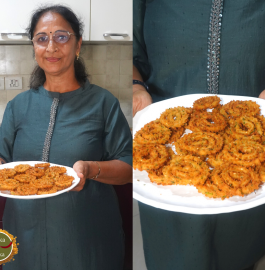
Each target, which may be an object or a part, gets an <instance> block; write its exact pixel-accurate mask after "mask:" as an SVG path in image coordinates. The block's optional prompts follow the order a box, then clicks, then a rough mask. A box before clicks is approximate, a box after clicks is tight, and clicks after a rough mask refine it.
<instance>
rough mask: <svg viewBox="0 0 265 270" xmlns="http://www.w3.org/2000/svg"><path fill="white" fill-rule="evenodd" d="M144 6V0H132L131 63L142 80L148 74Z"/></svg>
mask: <svg viewBox="0 0 265 270" xmlns="http://www.w3.org/2000/svg"><path fill="white" fill-rule="evenodd" d="M145 6H146V0H134V1H133V64H134V66H135V67H136V68H137V69H138V71H139V72H140V74H141V75H142V77H143V79H144V80H146V79H147V78H148V77H149V74H150V66H149V62H148V55H147V51H146V46H145V41H144V33H143V29H144V16H145Z"/></svg>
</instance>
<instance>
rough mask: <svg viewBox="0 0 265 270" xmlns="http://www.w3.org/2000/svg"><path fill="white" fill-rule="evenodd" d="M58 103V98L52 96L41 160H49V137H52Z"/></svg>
mask: <svg viewBox="0 0 265 270" xmlns="http://www.w3.org/2000/svg"><path fill="white" fill-rule="evenodd" d="M58 104H59V98H54V99H53V101H52V106H51V112H50V122H49V127H48V130H47V133H46V137H45V141H44V147H43V151H42V161H43V162H48V161H49V153H50V146H51V139H52V134H53V129H54V124H55V117H56V111H57V108H58Z"/></svg>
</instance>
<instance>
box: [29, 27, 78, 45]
mask: <svg viewBox="0 0 265 270" xmlns="http://www.w3.org/2000/svg"><path fill="white" fill-rule="evenodd" d="M57 32H64V33H67V34H68V35H69V36H70V37H69V39H68V40H67V41H66V42H64V43H60V42H56V41H55V40H54V36H55V34H56V33H57ZM38 35H43V33H39V34H37V35H35V36H34V37H33V38H32V40H31V41H32V42H33V43H34V44H35V45H37V46H41V47H47V46H48V44H49V43H50V41H51V38H50V36H49V35H48V34H46V36H47V37H48V38H49V40H48V42H47V45H46V46H43V45H39V44H38V43H36V41H34V38H36V37H38ZM71 35H72V36H76V35H75V34H74V33H70V32H69V31H65V30H57V31H55V32H54V33H53V35H52V41H53V42H55V43H56V44H65V43H67V42H68V41H69V40H70V38H71Z"/></svg>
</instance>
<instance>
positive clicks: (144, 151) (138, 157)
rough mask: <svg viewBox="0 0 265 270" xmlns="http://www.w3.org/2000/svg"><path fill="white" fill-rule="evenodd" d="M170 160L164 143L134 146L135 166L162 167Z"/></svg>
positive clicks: (135, 167)
mask: <svg viewBox="0 0 265 270" xmlns="http://www.w3.org/2000/svg"><path fill="white" fill-rule="evenodd" d="M167 160H168V151H167V149H166V147H165V146H164V145H142V146H134V147H133V168H134V169H138V170H139V171H142V170H152V169H158V168H160V167H162V166H163V165H164V164H165V163H166V162H167Z"/></svg>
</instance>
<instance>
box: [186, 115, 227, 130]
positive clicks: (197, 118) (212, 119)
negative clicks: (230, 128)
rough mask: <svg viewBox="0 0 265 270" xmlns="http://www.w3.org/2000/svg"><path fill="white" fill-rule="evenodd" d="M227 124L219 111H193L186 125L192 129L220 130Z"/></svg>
mask: <svg viewBox="0 0 265 270" xmlns="http://www.w3.org/2000/svg"><path fill="white" fill-rule="evenodd" d="M226 126H227V121H226V119H225V117H224V116H222V115H221V114H220V113H219V112H199V111H195V112H194V113H193V114H192V116H191V118H190V122H189V125H188V129H190V130H192V131H195V132H196V131H205V132H215V133H217V132H220V131H222V130H224V129H225V128H226Z"/></svg>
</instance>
